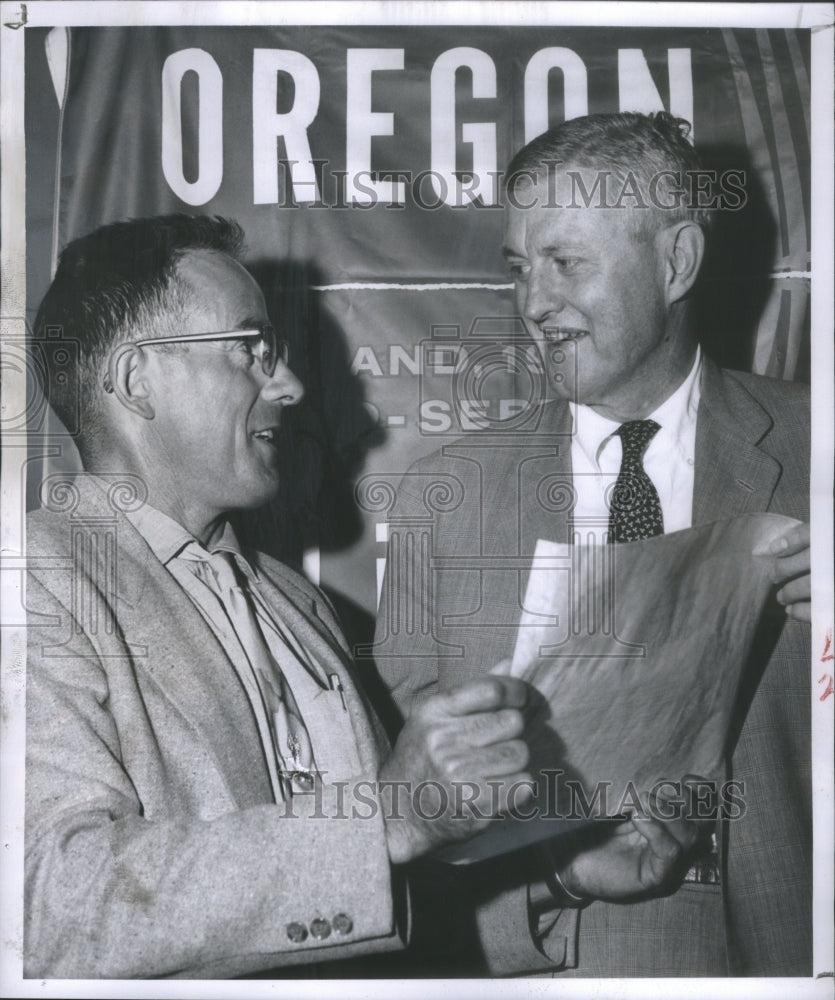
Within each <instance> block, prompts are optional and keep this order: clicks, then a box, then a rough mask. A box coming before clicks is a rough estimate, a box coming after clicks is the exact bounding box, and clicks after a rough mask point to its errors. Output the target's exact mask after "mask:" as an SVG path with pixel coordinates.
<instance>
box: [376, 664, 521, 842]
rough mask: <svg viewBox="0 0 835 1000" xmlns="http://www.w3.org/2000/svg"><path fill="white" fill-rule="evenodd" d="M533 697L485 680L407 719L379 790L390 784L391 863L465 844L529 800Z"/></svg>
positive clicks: (517, 684)
mask: <svg viewBox="0 0 835 1000" xmlns="http://www.w3.org/2000/svg"><path fill="white" fill-rule="evenodd" d="M527 697H528V692H527V685H526V684H525V683H524V682H523V681H520V680H519V679H518V678H514V677H485V678H484V679H481V680H477V681H473V682H471V683H469V684H465V685H464V686H462V687H460V688H458V689H456V690H455V691H452V692H450V693H449V694H439V695H434V696H433V697H431V698H428V699H427V700H426V701H425V702H424V703H423V704H422V705H421V706H420V707H419V708H418V709H417V710H416V711H415V713H414V714H413V715H411V716H410V717H409V718H408V719H407V721H406V725H405V726H404V727H403V729H402V731H401V733H400V736H399V737H398V739H397V742H396V743H395V745H394V749H393V750H392V752H391V754H390V756H389V757H388V759H387V760H386V761H385V762H384V763H383V765H382V767H381V768H380V772H379V775H378V777H379V781H380V786H381V789H383V788H384V787H385V785H386V784H387V783H391V790H392V798H389V797H388V795H387V794H383V792H382V791H381V797H382V801H383V814H384V816H385V819H386V837H387V841H388V849H389V857H390V858H391V860H392V861H393V862H404V861H410V860H412V859H413V858H416V857H419V856H420V855H422V854H425V853H427V852H428V851H431V850H433V849H434V848H436V847H440V846H441V845H443V844H447V843H450V842H452V841H457V840H465V839H467V838H468V837H471V836H473V835H474V834H476V833H478V832H479V831H480V830H482V829H484V828H485V827H486V826H487V825H488V824H489V822H490V821H491V819H494V818H495V817H496V816H498V815H499V814H500V813H502V812H506V811H507V810H508V808H513V807H514V806H520V807H521V806H523V805H524V803H526V802H528V801H529V800H530V798H531V796H532V785H533V783H532V779H531V776H530V774H528V773H527V772H526V771H525V770H524V768H525V767H526V766H527V763H528V756H529V754H528V747H527V744H526V743H525V742H524V740H522V739H521V736H522V732H523V730H524V719H523V716H522V711H521V710H522V709H523V708H524V706H525V704H526V702H527ZM488 782H490V784H488ZM392 805H394V806H395V808H392Z"/></svg>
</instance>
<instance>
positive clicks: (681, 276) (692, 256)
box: [660, 220, 705, 305]
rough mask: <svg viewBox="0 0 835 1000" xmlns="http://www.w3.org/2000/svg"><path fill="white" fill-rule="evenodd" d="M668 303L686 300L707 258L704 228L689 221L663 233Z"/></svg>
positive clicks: (677, 224) (670, 227) (678, 223)
mask: <svg viewBox="0 0 835 1000" xmlns="http://www.w3.org/2000/svg"><path fill="white" fill-rule="evenodd" d="M660 235H661V237H662V239H663V240H664V247H663V252H664V262H665V274H664V280H665V285H666V290H667V302H668V303H669V304H670V305H672V304H673V303H674V302H678V301H679V300H680V299H683V298H684V297H685V296H686V295H687V294H688V292H689V291H690V290H691V289H692V288H693V285H694V284H695V283H696V278H697V277H698V276H699V270H700V269H701V266H702V261H703V260H704V255H705V234H704V232H703V230H702V227H701V226H699V225H697V223H695V222H689V221H687V220H685V221H683V222H677V223H676V224H675V225H672V226H669V227H668V228H667V229H665V230H662V232H661V234H660Z"/></svg>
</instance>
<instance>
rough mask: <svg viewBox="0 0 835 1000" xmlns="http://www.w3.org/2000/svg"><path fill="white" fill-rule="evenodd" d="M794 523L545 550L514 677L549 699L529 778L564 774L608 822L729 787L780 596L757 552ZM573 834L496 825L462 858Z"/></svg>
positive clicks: (532, 582) (733, 524) (723, 524)
mask: <svg viewBox="0 0 835 1000" xmlns="http://www.w3.org/2000/svg"><path fill="white" fill-rule="evenodd" d="M797 523H798V522H796V521H794V520H793V519H791V518H788V517H782V516H780V515H777V514H746V515H742V516H739V517H735V518H732V519H730V520H726V521H717V522H714V523H712V524H707V525H702V526H700V527H697V528H689V529H687V530H685V531H678V532H675V533H673V534H669V535H660V536H658V537H656V538H651V539H647V540H644V541H640V542H629V543H621V544H618V545H588V546H586V545H567V544H560V543H555V542H549V541H546V540H542V539H541V540H540V541H539V542H538V543H537V546H536V550H535V553H534V558H533V565H532V569H531V574H530V578H529V581H528V586H527V590H526V593H525V598H524V606H523V611H522V615H521V620H520V623H519V631H518V635H517V642H516V648H515V652H514V656H513V661H512V665H511V673H512V674H513V675H514V676H517V677H522V678H524V679H525V680H527V681H528V682H529V683H531V684H532V685H533V687H534V688H535V689H536V695H535V697H536V698H537V699H540V704H539V707H538V709H537V710H536V712H535V718H534V720H533V722H532V724H531V725H530V726H529V728H528V730H527V733H526V736H527V738H528V741H529V744H530V745H531V750H532V758H533V759H532V765H531V767H532V769H533V771H535V772H539V771H541V770H543V769H560V770H561V772H562V774H561V775H560V777H559V781H560V782H562V783H563V784H564V783H565V782H566V781H569V782H575V783H577V785H578V786H579V787H580V788H581V789H582V791H583V795H584V798H585V801H586V802H593V801H594V800H595V796H596V797H597V799H596V802H597V804H596V806H595V810H596V811H597V812H598V813H600V814H606V815H614V814H616V813H618V812H620V811H621V810H620V808H619V806H620V805H621V803H622V802H624V801H627V802H628V801H629V796H630V794H631V791H630V790H631V789H635V790H636V791H638V792H641V793H642V792H645V791H647V790H649V789H650V788H652V787H653V786H655V785H656V784H657V783H658V782H660V781H673V782H677V781H680V780H681V779H682V778H683V777H684V776H685V775H688V774H694V775H698V776H700V777H703V778H706V779H710V780H721V779H722V778H723V777H724V765H723V759H724V748H725V743H726V739H727V734H728V727H729V723H730V720H731V715H732V711H733V707H734V702H735V699H736V692H737V687H738V684H739V679H740V676H741V674H742V671H743V668H744V666H745V663H746V661H747V659H748V656H749V653H750V649H751V644H752V642H753V639H754V635H755V632H756V629H757V624H758V622H759V619H760V617H761V615H762V612H763V608H764V606H765V603H766V599H767V596H768V593H769V591H770V589H771V586H772V584H771V581H770V578H769V576H768V571H767V562H766V560H765V559H763V558H760V556H759V555H758V553H762V554H764V553H765V552H766V550H767V548H768V546H769V544H770V542H771V541H772V540H773V539H775V538H777V537H779V536H781V535H784V534H785V533H786V532H787V531H788V530H789V529H790V528H791V527H792V526H793V525H794V524H797ZM552 783H553V782H552ZM550 806H551V807H552V808H551V812H552V813H553V812H555V810H554V809H553V803H550ZM566 825H568V827H570V828H571V829H576V826H577V824H576V822H574V823H571V821H564V820H560V819H559V818H556V819H550V820H547V819H540V820H529V821H527V822H524V821H516V820H511V821H501V822H499V823H497V824H496V825H495V827H494V828H493V829H491V830H489V831H488V832H487V833H486V834H483V835H481V836H480V837H477V838H475V839H474V840H473V841H471V842H470V843H469V844H467V845H463V847H462V848H459V849H457V852H458V853H457V855H456V856H455V859H456V860H459V861H460V860H475V859H476V858H478V857H488V856H490V855H491V854H496V853H501V852H502V851H509V850H513V849H516V848H517V847H519V846H522V844H524V843H526V842H530V841H531V840H537V839H542V838H544V837H548V836H553V835H555V834H558V833H561V832H563V830H564V829H565V828H566ZM523 827H524V828H525V829H524V830H523V829H522V828H523ZM480 841H483V843H481V844H480V843H479V842H480ZM466 849H468V850H466ZM451 859H452V857H451V856H450V860H451Z"/></svg>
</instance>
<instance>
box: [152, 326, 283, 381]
mask: <svg viewBox="0 0 835 1000" xmlns="http://www.w3.org/2000/svg"><path fill="white" fill-rule="evenodd" d="M212 340H253V341H256V346H257V344H260V345H261V350H260V355H259V360H260V361H261V371H263V373H264V374H265V375H266V376H267V378H272V377H273V375H274V374H275V369H276V365H277V364H278V362H279V361H280V362H281V363H282V364H283V365H286V364H287V362H288V361H289V360H290V345H289V344H288V343H287V341H286V340H285V339H284V338H283V337H279V336H278V333H277V332H276V329H275V327H274V326H271V325H270V324H269V323H262V324H261V325H260V326H257V327H253V328H251V329H247V330H226V331H224V332H221V333H184V334H182V335H181V336H179V337H152V338H149V339H148V340H136V341H134V343H135V344H136V346H137V347H144V346H145V345H146V344H188V343H194V342H196V343H202V342H204V341H212Z"/></svg>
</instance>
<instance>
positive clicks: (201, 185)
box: [162, 49, 223, 205]
mask: <svg viewBox="0 0 835 1000" xmlns="http://www.w3.org/2000/svg"><path fill="white" fill-rule="evenodd" d="M188 72H193V73H196V74H197V78H198V94H199V97H198V104H197V109H198V110H197V115H198V121H197V165H198V168H197V180H196V181H193V182H190V181H187V180H186V178H185V177H184V175H183V128H182V84H183V77H184V76H185V74H186V73H188ZM162 172H163V174H164V176H165V179H166V181H168V185H169V187H170V188H171V190H172V191H173V192H174V194H176V195H177V197H178V198H180V199H181V200H182V201H184V202H185V203H186V204H187V205H205V204H206V202H207V201H210V200H211V199H212V198H214V196H215V195H216V194H217V191H218V188H219V187H220V182H221V181H222V180H223V76H222V75H221V72H220V68H219V67H218V64H217V63H216V62H215V61H214V59H213V58H212V57H211V56H210V55H209V53H208V52H205V51H204V50H203V49H181V50H180V51H179V52H172V54H171V55H170V56H169V57H168V58H167V59H166V60H165V63H164V64H163V67H162Z"/></svg>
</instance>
